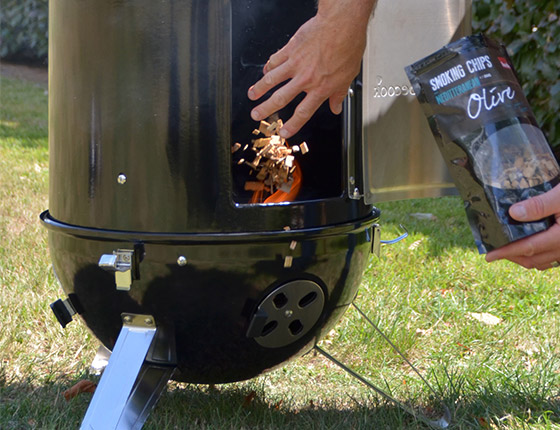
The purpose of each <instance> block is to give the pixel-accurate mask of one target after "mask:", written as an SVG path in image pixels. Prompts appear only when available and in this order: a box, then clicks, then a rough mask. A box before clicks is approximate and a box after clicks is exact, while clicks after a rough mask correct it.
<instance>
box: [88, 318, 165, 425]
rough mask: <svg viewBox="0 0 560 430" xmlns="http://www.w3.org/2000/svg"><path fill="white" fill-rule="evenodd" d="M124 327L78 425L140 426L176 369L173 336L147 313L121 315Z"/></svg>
mask: <svg viewBox="0 0 560 430" xmlns="http://www.w3.org/2000/svg"><path fill="white" fill-rule="evenodd" d="M122 317H123V327H122V329H121V331H120V333H119V337H118V338H117V342H116V344H115V347H114V348H113V352H112V354H111V357H110V358H109V363H108V364H107V367H106V368H105V371H104V372H103V375H102V377H101V380H100V382H99V385H98V387H97V389H96V390H95V394H94V396H93V399H92V400H91V403H90V405H89V408H88V410H87V412H86V415H85V417H84V420H83V422H82V425H81V427H80V428H81V429H82V430H113V429H114V430H132V429H134V430H137V429H141V428H142V426H143V425H144V422H145V421H146V419H147V417H148V415H149V413H150V411H151V409H152V408H153V406H154V405H155V404H156V402H157V400H158V399H159V397H160V395H161V392H162V391H163V389H164V388H165V386H166V385H167V381H168V380H169V378H170V377H171V375H172V373H173V371H174V369H175V362H176V360H175V348H174V344H173V339H174V337H173V336H170V335H169V333H168V332H167V331H166V330H165V329H164V328H160V327H157V328H156V324H155V321H154V319H153V317H151V316H149V315H133V314H123V316H122Z"/></svg>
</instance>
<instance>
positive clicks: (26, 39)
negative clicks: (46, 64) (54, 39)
mask: <svg viewBox="0 0 560 430" xmlns="http://www.w3.org/2000/svg"><path fill="white" fill-rule="evenodd" d="M48 9H49V2H48V0H4V1H3V4H2V7H1V8H0V38H1V42H2V44H1V46H0V57H2V58H10V59H17V60H27V61H41V62H42V61H45V60H46V59H47V54H48V16H49V13H48Z"/></svg>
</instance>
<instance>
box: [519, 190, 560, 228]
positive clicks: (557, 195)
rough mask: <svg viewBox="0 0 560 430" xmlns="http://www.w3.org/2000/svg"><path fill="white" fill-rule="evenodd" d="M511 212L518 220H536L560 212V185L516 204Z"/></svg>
mask: <svg viewBox="0 0 560 430" xmlns="http://www.w3.org/2000/svg"><path fill="white" fill-rule="evenodd" d="M509 213H510V215H511V216H512V218H514V219H516V220H517V221H536V220H539V219H542V218H545V217H547V216H550V215H553V214H556V213H560V185H557V186H556V187H554V188H553V189H552V190H550V191H548V192H547V193H544V194H541V195H540V196H536V197H533V198H531V199H528V200H525V201H523V202H519V203H516V204H514V205H513V206H512V207H511V208H510V209H509Z"/></svg>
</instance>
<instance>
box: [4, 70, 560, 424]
mask: <svg viewBox="0 0 560 430" xmlns="http://www.w3.org/2000/svg"><path fill="white" fill-rule="evenodd" d="M0 84H1V87H0V91H1V92H0V104H1V110H0V288H1V289H0V327H1V330H0V429H2V430H16V429H17V430H20V429H57V430H58V429H76V428H78V427H79V424H80V422H81V419H82V418H83V416H84V414H85V411H86V409H87V406H88V403H89V401H90V399H91V394H81V395H79V396H77V397H76V398H74V399H72V400H71V401H69V402H67V401H66V400H65V399H64V397H63V395H62V393H63V392H64V390H66V389H68V388H69V387H71V386H72V385H73V384H75V383H76V382H78V381H80V380H82V379H93V380H95V379H96V377H95V376H93V375H90V374H89V365H90V363H91V361H92V359H93V357H94V355H95V352H96V349H97V346H98V342H97V341H96V339H95V338H94V337H93V336H92V335H91V334H90V333H89V331H88V330H87V329H86V328H85V325H83V324H82V323H80V322H79V321H75V322H74V323H72V324H70V325H69V326H68V327H67V328H66V329H64V330H63V329H61V327H60V326H59V324H58V323H57V322H56V321H55V318H54V316H53V315H52V313H51V311H50V309H49V304H50V303H51V302H52V301H54V300H55V299H57V298H58V297H61V296H63V294H62V292H61V290H60V289H59V286H58V285H57V283H56V280H55V278H54V275H53V273H52V270H51V267H50V261H49V256H48V250H47V232H46V230H44V229H43V228H42V227H41V226H40V224H39V220H38V215H39V213H40V212H41V211H43V210H44V209H46V208H48V195H47V194H48V145H47V98H48V96H47V94H46V91H45V90H46V88H44V87H42V86H39V85H37V84H32V83H29V82H25V81H20V80H17V79H11V78H6V77H2V78H1V80H0ZM380 208H381V210H382V228H383V238H384V239H390V238H393V237H395V236H397V235H398V234H399V227H398V225H399V224H403V225H405V226H406V228H407V229H408V230H409V233H410V236H409V237H408V238H407V239H406V240H404V241H402V242H400V243H398V244H396V245H392V246H386V247H384V248H382V255H381V257H380V258H377V257H375V256H372V257H371V259H370V264H369V267H368V269H367V272H366V274H365V276H364V278H363V285H362V288H361V292H360V294H359V296H358V298H357V303H358V305H359V306H360V307H361V308H362V309H363V310H364V311H365V312H366V313H367V314H368V315H369V316H370V317H371V318H372V319H373V320H374V321H375V323H376V324H377V325H378V326H379V327H380V328H381V329H382V330H383V331H384V333H385V334H387V335H388V336H389V337H390V338H391V339H392V340H393V342H394V343H395V344H396V345H397V346H398V347H399V348H401V349H402V350H403V352H404V353H405V354H406V355H407V356H408V357H409V358H410V359H411V361H412V362H414V363H415V365H416V366H417V367H418V368H419V369H420V370H421V372H422V373H423V374H424V375H425V376H426V377H427V379H428V380H429V381H430V383H431V384H432V385H433V386H434V387H435V388H436V391H437V392H438V395H439V396H441V397H442V398H443V399H444V400H445V402H446V403H447V404H448V406H449V407H450V409H451V410H452V412H453V414H454V420H453V424H452V426H451V428H454V429H560V356H559V353H560V341H559V336H558V333H559V328H560V298H559V297H558V281H557V280H558V275H559V274H560V272H559V270H560V269H556V270H549V271H546V272H537V271H529V270H525V269H523V268H520V267H518V266H515V265H513V264H511V263H506V262H498V263H493V264H491V265H490V264H487V263H485V261H484V259H483V257H481V256H479V255H478V253H477V252H476V250H475V248H474V245H473V240H472V236H471V233H470V231H469V229H468V226H467V223H466V218H465V215H464V212H463V209H462V203H461V201H460V200H459V199H458V198H455V197H453V198H441V199H424V200H411V201H402V202H394V203H384V204H381V205H380ZM414 213H431V214H433V215H434V216H435V219H418V218H416V217H414V216H412V215H411V214H414ZM322 346H323V348H325V349H327V350H328V351H329V352H331V353H332V354H333V355H335V356H336V357H337V358H340V359H342V360H343V361H345V362H346V363H349V364H351V365H352V366H353V368H354V369H356V370H358V371H359V372H361V373H363V374H364V375H366V376H367V377H368V378H370V379H371V381H372V382H373V383H374V384H376V385H377V386H379V387H381V388H383V389H384V390H385V391H388V392H391V393H392V394H393V395H395V396H396V397H398V398H400V399H402V400H404V401H407V402H410V404H412V405H425V406H427V407H430V406H434V405H435V404H436V403H434V400H433V398H432V395H431V392H430V391H429V390H428V389H426V387H425V386H423V384H422V383H421V382H419V381H418V378H417V377H415V375H414V374H413V373H412V372H410V370H409V369H408V368H407V367H406V366H405V365H404V364H403V362H402V360H400V359H399V357H398V356H397V355H396V354H395V353H394V352H393V351H392V350H391V348H390V347H389V346H388V345H387V344H386V343H385V342H384V341H383V340H382V339H380V337H379V336H378V335H377V334H376V333H375V332H374V331H373V330H372V329H371V327H368V325H367V324H366V323H365V322H364V321H363V320H362V319H361V318H360V317H359V315H358V314H357V313H356V312H355V311H353V310H349V311H348V312H347V313H346V315H345V316H344V317H343V319H342V320H341V321H340V322H339V324H338V325H337V326H336V328H335V329H334V330H333V331H331V333H330V334H329V336H328V338H327V339H325V340H324V341H323V342H322ZM144 428H146V429H194V430H203V429H204V430H210V429H215V430H218V429H220V430H224V429H232V430H234V429H235V430H241V429H263V430H272V429H298V430H299V429H341V430H343V429H344V430H346V429H391V430H392V429H425V428H427V427H426V425H424V424H422V423H421V422H419V421H417V420H415V419H414V418H412V417H411V416H409V415H408V414H407V413H405V412H403V411H401V410H400V409H399V408H396V407H395V406H394V405H392V404H391V403H389V402H387V401H385V400H383V399H382V398H379V397H378V396H377V395H375V394H374V393H372V392H370V391H368V390H367V389H366V388H365V387H364V386H363V385H362V384H360V383H359V382H357V381H354V380H352V378H350V377H349V376H347V375H346V374H345V373H344V372H342V371H340V370H339V369H337V368H336V366H334V365H333V364H331V363H330V362H328V361H327V360H326V359H324V358H323V357H322V356H320V355H317V354H316V353H309V354H307V355H306V356H304V357H302V358H300V359H297V360H295V361H293V362H291V363H288V364H286V365H285V366H284V367H282V368H280V369H278V370H275V371H273V372H270V373H268V374H265V375H262V376H260V377H258V378H255V379H252V380H250V381H246V382H240V383H236V384H226V385H218V386H216V387H209V386H197V385H190V384H183V383H181V384H179V383H170V384H169V385H168V389H167V391H166V392H165V393H164V395H163V396H162V398H161V399H160V401H159V403H158V405H157V406H156V408H155V410H154V411H153V412H152V414H151V415H150V417H149V419H148V421H147V423H146V425H145V427H144Z"/></svg>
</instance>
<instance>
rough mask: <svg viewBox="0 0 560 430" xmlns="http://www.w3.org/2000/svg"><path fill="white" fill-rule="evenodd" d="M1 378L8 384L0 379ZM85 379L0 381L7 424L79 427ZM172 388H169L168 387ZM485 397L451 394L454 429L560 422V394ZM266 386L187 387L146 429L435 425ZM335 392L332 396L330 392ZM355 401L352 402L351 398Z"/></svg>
mask: <svg viewBox="0 0 560 430" xmlns="http://www.w3.org/2000/svg"><path fill="white" fill-rule="evenodd" d="M0 382H1V381H0ZM76 382H77V380H68V379H65V380H60V381H57V382H52V383H48V384H44V385H42V386H36V385H35V384H33V382H31V381H30V382H29V383H11V384H2V383H0V428H2V429H3V430H16V429H17V430H22V429H53V430H54V429H56V430H64V429H77V428H79V425H80V423H81V420H82V418H83V416H84V415H85V412H86V410H87V407H88V404H89V402H90V400H91V396H92V395H91V394H81V395H79V396H77V397H76V398H74V399H72V400H71V401H69V402H67V401H66V400H65V399H64V397H63V394H62V393H63V392H64V391H65V390H66V389H68V388H69V387H70V386H72V385H73V384H74V383H76ZM168 388H169V387H168ZM478 389H479V393H485V394H481V395H477V396H475V397H473V396H466V395H455V394H454V395H453V396H449V397H447V398H445V399H444V401H445V402H446V404H448V405H455V406H454V409H455V410H454V411H453V415H454V419H453V421H452V424H451V426H450V427H449V428H450V429H485V428H488V429H489V428H508V427H509V424H511V425H514V427H513V428H535V426H542V428H550V425H555V424H559V423H560V399H559V398H558V397H557V398H553V399H543V398H538V397H531V396H528V397H523V396H521V395H519V393H505V392H502V393H499V392H496V390H495V387H493V386H479V387H478ZM265 397H266V393H265V391H264V390H263V391H260V390H259V392H257V393H255V392H254V391H252V389H251V388H238V387H236V386H234V385H223V386H218V387H217V388H215V389H210V388H209V387H208V386H200V385H190V384H188V385H186V386H184V387H173V388H172V389H169V390H168V391H167V392H166V393H164V394H163V396H162V397H161V399H160V400H159V402H158V404H157V405H156V407H155V409H154V410H153V411H152V413H151V415H150V417H149V418H148V420H147V422H146V424H145V426H144V429H145V430H153V429H190V430H198V429H200V430H203V429H204V430H226V429H232V430H234V429H235V430H241V429H262V430H276V429H278V430H279V429H298V430H300V429H340V430H346V429H364V430H365V429H368V430H370V429H390V430H393V429H403V430H404V429H419V430H421V429H428V428H429V427H428V426H427V425H425V424H423V423H421V422H419V421H417V420H415V419H414V418H413V417H412V416H410V415H409V414H407V413H405V412H403V411H402V410H400V409H399V408H397V407H396V406H394V405H392V404H388V403H386V402H385V401H379V400H378V399H377V398H376V397H369V398H367V399H365V400H356V401H354V402H353V406H351V407H348V406H346V407H340V406H337V405H331V404H329V403H328V400H323V399H320V398H318V399H316V400H315V401H313V402H310V403H309V404H308V405H307V406H304V407H300V408H290V407H289V403H290V401H291V399H285V401H283V402H282V401H280V402H277V403H270V402H269V401H267V400H266V398H265ZM325 397H327V395H326V396H325ZM347 403H348V402H347Z"/></svg>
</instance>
